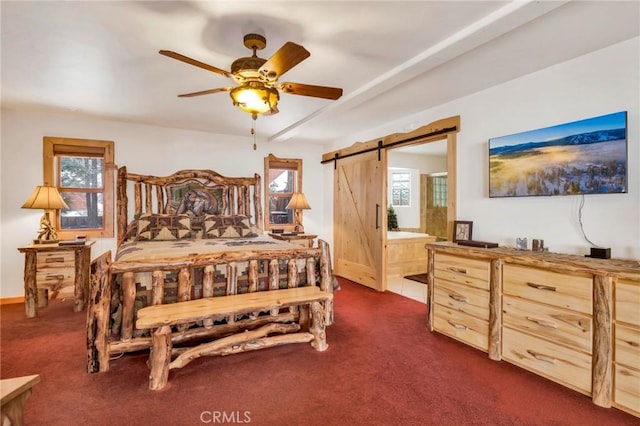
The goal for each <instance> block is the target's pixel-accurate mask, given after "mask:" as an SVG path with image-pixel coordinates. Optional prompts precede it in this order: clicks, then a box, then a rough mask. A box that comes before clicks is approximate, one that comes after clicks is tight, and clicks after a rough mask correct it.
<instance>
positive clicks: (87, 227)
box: [43, 137, 115, 239]
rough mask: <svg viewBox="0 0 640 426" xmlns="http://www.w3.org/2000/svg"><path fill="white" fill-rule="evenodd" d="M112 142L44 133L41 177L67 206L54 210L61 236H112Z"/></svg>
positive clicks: (67, 237)
mask: <svg viewBox="0 0 640 426" xmlns="http://www.w3.org/2000/svg"><path fill="white" fill-rule="evenodd" d="M113 148H114V147H113V142H111V141H97V140H90V139H69V138H52V137H45V138H44V141H43V153H44V156H43V159H44V180H45V184H46V185H53V186H56V187H57V188H58V191H59V192H60V195H61V196H62V198H63V199H64V201H65V202H66V203H67V205H68V206H69V208H68V209H65V210H61V211H59V212H57V211H56V212H55V213H54V216H53V217H54V220H53V222H54V226H55V227H56V230H57V232H58V236H59V237H60V238H61V239H73V238H75V237H76V235H86V236H87V237H94V238H96V237H99V238H112V237H113V200H114V196H113V169H114V167H115V166H114V164H113V158H114V154H113Z"/></svg>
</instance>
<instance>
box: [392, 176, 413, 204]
mask: <svg viewBox="0 0 640 426" xmlns="http://www.w3.org/2000/svg"><path fill="white" fill-rule="evenodd" d="M391 205H393V206H394V207H400V206H410V205H411V173H409V172H392V173H391Z"/></svg>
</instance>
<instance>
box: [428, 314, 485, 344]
mask: <svg viewBox="0 0 640 426" xmlns="http://www.w3.org/2000/svg"><path fill="white" fill-rule="evenodd" d="M433 328H434V329H435V330H437V331H439V332H441V333H443V334H446V335H447V336H450V337H453V338H454V339H458V340H460V341H462V342H464V343H467V344H469V345H471V346H474V347H476V348H478V349H482V350H483V351H485V352H486V351H487V350H488V349H489V323H488V322H487V321H484V320H481V319H478V318H476V317H473V316H471V315H467V314H464V313H462V312H457V311H455V310H453V309H448V308H445V307H442V306H438V305H436V306H434V324H433Z"/></svg>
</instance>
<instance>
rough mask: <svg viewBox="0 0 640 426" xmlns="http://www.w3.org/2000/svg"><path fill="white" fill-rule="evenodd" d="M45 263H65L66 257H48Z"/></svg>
mask: <svg viewBox="0 0 640 426" xmlns="http://www.w3.org/2000/svg"><path fill="white" fill-rule="evenodd" d="M44 263H64V257H47V258H46V259H45V261H44Z"/></svg>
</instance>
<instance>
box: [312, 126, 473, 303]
mask: <svg viewBox="0 0 640 426" xmlns="http://www.w3.org/2000/svg"><path fill="white" fill-rule="evenodd" d="M459 128H460V117H459V116H454V117H449V118H445V119H442V120H438V121H435V122H433V123H430V124H428V125H426V126H422V127H420V128H418V129H416V130H414V131H412V132H410V133H402V134H398V133H396V134H391V135H387V136H384V137H382V138H377V139H374V140H370V141H368V142H364V143H360V142H358V143H355V144H353V145H352V146H350V147H348V148H344V149H340V150H338V151H333V152H328V153H325V154H324V155H323V156H322V163H323V164H326V163H331V164H332V165H333V168H334V189H333V193H334V197H333V212H334V222H333V225H334V226H333V229H334V242H333V254H334V265H335V266H334V273H335V274H336V275H339V276H342V277H345V278H347V279H350V280H352V281H355V282H358V283H360V284H363V285H366V286H368V287H372V288H374V289H376V290H378V291H385V290H387V256H388V243H389V242H388V236H387V206H388V205H389V201H388V198H389V195H388V192H387V186H388V183H387V182H388V180H387V175H388V170H387V157H388V153H389V152H390V151H391V150H392V149H398V148H400V147H407V146H418V145H422V144H431V143H435V142H437V141H442V142H443V143H444V144H445V145H446V153H447V154H446V164H447V170H446V171H447V190H446V191H447V201H446V203H447V206H446V216H447V225H446V228H447V230H446V236H447V239H448V240H450V239H451V236H452V232H453V221H454V220H455V217H456V216H455V215H456V204H455V200H456V133H457V132H458V129H459ZM419 227H420V226H419V225H418V228H419ZM422 248H423V250H421V251H424V253H425V254H426V250H424V244H422ZM425 263H426V262H425Z"/></svg>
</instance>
